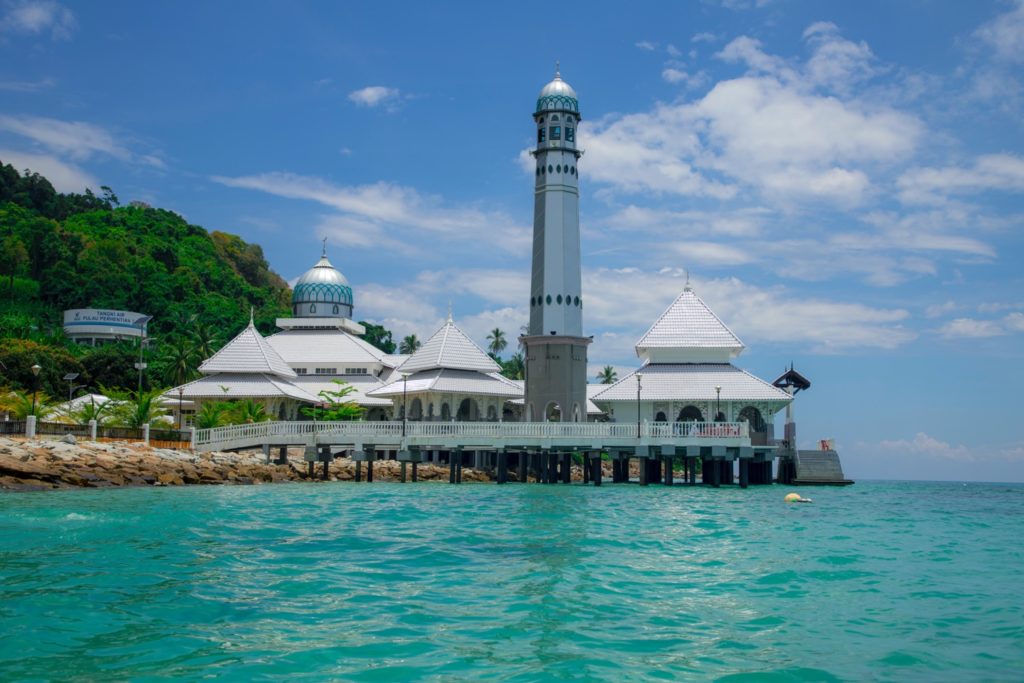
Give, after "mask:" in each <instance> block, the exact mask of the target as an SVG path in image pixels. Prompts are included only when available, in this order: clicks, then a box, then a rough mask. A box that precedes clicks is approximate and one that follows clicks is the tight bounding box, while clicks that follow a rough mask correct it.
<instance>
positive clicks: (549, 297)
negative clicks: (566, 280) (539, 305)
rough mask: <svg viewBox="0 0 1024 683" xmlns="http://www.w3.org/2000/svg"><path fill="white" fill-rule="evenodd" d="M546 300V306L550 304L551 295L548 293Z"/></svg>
mask: <svg viewBox="0 0 1024 683" xmlns="http://www.w3.org/2000/svg"><path fill="white" fill-rule="evenodd" d="M547 301H548V306H550V305H551V295H550V294H548V299H547Z"/></svg>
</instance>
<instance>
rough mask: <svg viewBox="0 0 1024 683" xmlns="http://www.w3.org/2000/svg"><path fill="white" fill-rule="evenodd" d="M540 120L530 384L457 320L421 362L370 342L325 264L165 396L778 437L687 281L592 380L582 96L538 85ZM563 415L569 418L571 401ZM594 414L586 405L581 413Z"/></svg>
mask: <svg viewBox="0 0 1024 683" xmlns="http://www.w3.org/2000/svg"><path fill="white" fill-rule="evenodd" d="M533 118H534V121H535V124H536V126H537V148H536V149H535V150H534V152H533V155H534V157H535V158H536V160H537V169H536V171H537V172H536V182H535V188H534V196H535V225H534V249H533V251H534V262H533V274H532V279H531V297H530V325H529V333H528V334H527V335H525V336H524V337H523V338H522V339H521V340H520V341H521V343H522V344H523V345H524V347H525V348H526V364H527V380H526V382H519V381H514V380H510V379H507V378H505V377H503V376H502V375H501V374H500V368H499V366H498V364H497V363H495V361H494V360H493V359H492V358H491V357H489V356H488V355H487V353H485V352H484V351H483V349H481V348H480V347H479V346H478V345H477V344H476V343H474V342H473V341H472V340H471V339H470V338H469V337H468V336H467V335H466V334H465V333H464V332H463V331H462V330H461V329H460V328H459V327H458V326H457V325H456V324H455V322H454V321H453V319H452V316H451V314H450V313H449V316H448V319H447V320H446V321H445V322H444V324H443V325H442V326H441V327H440V328H439V329H438V330H437V331H436V332H435V333H434V334H433V335H432V336H431V337H430V338H429V339H428V340H427V341H426V342H425V343H424V344H423V345H422V347H421V348H420V349H419V350H417V351H416V352H415V353H413V354H412V355H411V356H399V355H390V354H386V353H384V352H382V351H381V350H380V349H378V348H376V347H375V346H373V345H371V344H369V343H368V342H366V341H365V340H363V339H362V338H361V336H360V335H362V334H363V333H364V332H365V330H364V328H363V326H362V325H359V324H358V323H356V322H353V311H354V297H353V292H352V287H351V286H350V285H349V282H348V280H347V279H346V278H345V276H344V275H342V274H341V272H339V271H338V270H337V269H336V268H335V267H334V266H333V265H332V264H331V262H330V261H329V260H328V258H327V252H326V242H325V245H324V251H323V253H322V255H321V258H320V260H319V261H318V262H317V263H316V265H314V266H313V267H312V268H311V269H310V270H308V271H307V272H306V273H305V274H303V275H302V277H300V278H299V279H298V281H297V282H296V284H295V287H294V290H293V296H292V317H290V318H279V319H278V320H277V326H278V327H279V328H280V330H281V331H280V332H278V333H276V334H273V335H271V336H269V337H266V338H264V337H262V336H261V335H260V334H259V332H258V331H257V330H256V328H255V327H254V325H253V324H252V321H251V320H250V323H249V325H248V327H246V328H245V329H244V330H243V331H242V332H241V333H240V334H239V335H238V336H237V337H235V338H234V339H232V340H231V341H230V342H229V343H228V344H227V345H225V346H224V348H222V349H221V350H220V351H218V352H217V353H216V354H214V355H213V356H212V357H211V358H209V359H207V360H206V361H205V362H204V363H203V364H202V365H201V366H200V371H201V373H202V375H203V376H202V377H201V378H199V379H197V380H195V381H193V382H189V383H187V384H185V385H183V386H181V387H178V388H175V389H172V390H171V391H170V392H168V394H167V396H168V398H172V399H173V398H179V399H187V400H190V401H193V402H194V403H195V404H196V407H197V409H198V408H199V407H200V406H201V404H202V402H204V401H224V400H233V399H243V398H250V399H254V400H259V401H261V402H262V403H264V405H265V407H266V409H267V412H268V413H269V414H270V415H271V416H272V417H273V418H274V419H277V420H297V419H305V416H304V415H302V414H301V412H300V408H301V407H302V406H303V405H312V404H316V403H322V402H323V398H322V397H321V395H320V394H321V392H324V391H336V390H337V389H338V385H337V384H336V382H337V381H338V380H341V381H343V382H344V383H346V384H347V385H349V386H351V387H352V388H353V389H354V391H353V392H352V393H351V395H350V396H349V399H350V400H353V401H354V402H356V403H357V404H358V405H360V406H361V407H363V408H364V419H365V420H368V421H376V420H396V419H397V420H403V419H404V420H408V421H413V422H419V421H423V422H429V421H444V422H449V421H458V422H475V421H492V422H494V421H518V420H522V419H526V420H529V421H546V420H561V421H585V420H588V419H589V420H594V419H608V420H611V421H613V422H637V423H639V422H640V421H646V422H649V423H685V422H712V421H724V422H736V421H745V422H747V423H748V424H749V428H750V432H751V440H752V442H753V443H754V444H755V445H764V444H769V443H771V441H770V440H771V438H772V435H771V431H772V430H771V423H772V421H773V417H774V416H775V414H776V413H778V412H779V411H780V410H782V409H783V408H785V407H786V406H787V405H788V404H789V403H790V402H791V401H792V400H793V399H792V396H791V395H789V394H787V393H786V392H785V391H783V390H781V389H779V388H777V387H775V386H773V385H772V384H770V383H768V382H765V381H763V380H761V379H758V378H757V377H754V376H753V375H751V374H750V373H748V372H746V371H744V370H741V369H739V368H737V367H736V366H734V365H733V364H732V361H733V360H734V359H735V358H736V357H737V356H739V355H740V353H742V351H743V349H744V345H743V343H742V342H741V341H740V340H739V339H738V338H737V337H736V335H735V334H733V332H732V331H731V330H730V329H729V328H728V327H727V326H726V325H725V324H724V323H723V322H722V321H721V320H720V319H719V318H718V316H716V315H715V314H714V312H712V311H711V309H710V308H709V307H708V306H707V305H706V304H705V303H704V301H702V300H701V299H700V297H698V296H697V295H696V294H695V293H694V292H693V289H692V288H691V287H690V285H689V283H687V285H686V288H685V289H684V291H683V292H682V294H680V296H679V297H678V298H677V299H676V300H675V301H674V302H673V303H672V304H671V305H670V306H669V307H668V309H667V310H666V311H665V312H664V313H663V314H662V316H661V317H660V318H659V319H658V320H657V321H656V322H655V323H654V324H653V325H652V326H651V328H650V329H649V330H648V331H647V332H646V334H644V335H643V336H642V337H641V339H640V340H639V341H638V342H637V344H636V353H637V355H638V356H639V358H640V359H641V361H642V364H641V367H640V368H639V369H638V370H636V371H635V372H632V373H629V374H628V375H626V376H625V377H623V378H622V379H620V380H618V381H617V382H615V383H613V384H611V385H587V383H586V377H585V373H586V354H587V346H588V345H589V343H590V341H591V340H590V338H589V337H585V336H584V333H583V322H582V308H583V292H582V291H581V284H580V283H581V277H580V258H579V256H580V254H579V252H580V249H579V216H578V201H579V190H578V184H579V174H578V172H577V162H578V161H579V160H580V157H581V154H582V153H581V152H580V151H579V150H577V149H576V138H575V135H574V129H575V127H576V125H577V124H578V122H579V120H580V113H579V105H578V101H577V98H576V92H575V91H574V90H573V89H572V87H571V86H569V85H568V84H567V83H566V82H565V81H563V80H562V78H561V76H560V75H559V74H557V73H556V75H555V78H554V79H553V80H552V81H551V82H549V83H548V84H547V85H545V86H544V88H543V89H542V90H541V93H540V96H539V98H538V101H537V109H536V112H535V113H534V115H533ZM563 406H564V407H565V409H564V410H563V409H562V407H563ZM584 406H586V407H585V409H584V408H583V407H584Z"/></svg>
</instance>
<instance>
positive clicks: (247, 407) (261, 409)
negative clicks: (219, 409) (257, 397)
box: [230, 398, 270, 424]
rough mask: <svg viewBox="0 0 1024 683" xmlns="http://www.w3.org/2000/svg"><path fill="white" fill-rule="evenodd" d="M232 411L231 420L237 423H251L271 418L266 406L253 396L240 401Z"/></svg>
mask: <svg viewBox="0 0 1024 683" xmlns="http://www.w3.org/2000/svg"><path fill="white" fill-rule="evenodd" d="M230 412H231V414H230V418H231V421H232V422H234V423H235V424H251V423H253V422H268V421H269V420H270V416H269V415H267V409H266V407H265V406H264V405H263V404H262V403H257V402H256V401H254V400H252V399H251V398H247V399H245V400H244V401H239V402H238V403H236V404H235V406H234V408H233V409H232V410H231V411H230Z"/></svg>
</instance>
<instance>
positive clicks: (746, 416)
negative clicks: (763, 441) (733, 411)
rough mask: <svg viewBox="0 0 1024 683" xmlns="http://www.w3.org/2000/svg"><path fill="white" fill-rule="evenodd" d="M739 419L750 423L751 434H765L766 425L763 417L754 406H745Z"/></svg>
mask: <svg viewBox="0 0 1024 683" xmlns="http://www.w3.org/2000/svg"><path fill="white" fill-rule="evenodd" d="M739 419H741V420H746V421H747V422H749V423H750V431H752V432H766V431H768V425H767V424H765V421H764V417H763V416H762V415H761V411H760V410H758V409H757V408H755V407H754V406H747V407H746V408H744V409H743V410H741V411H740V415H739Z"/></svg>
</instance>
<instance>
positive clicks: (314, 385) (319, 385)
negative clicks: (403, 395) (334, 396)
mask: <svg viewBox="0 0 1024 683" xmlns="http://www.w3.org/2000/svg"><path fill="white" fill-rule="evenodd" d="M336 379H340V380H342V381H344V382H345V383H346V384H348V385H349V386H351V387H352V388H353V389H355V391H353V392H352V393H351V394H349V395H348V396H347V397H346V398H348V399H350V400H352V401H355V402H356V403H358V404H359V405H361V406H366V407H372V406H390V405H391V401H390V400H389V399H386V398H375V397H373V396H367V395H366V394H367V392H370V391H373V390H374V389H380V388H381V387H383V386H384V383H383V382H381V381H380V380H379V379H378V378H376V377H374V376H373V375H344V376H341V377H331V376H325V375H299V377H298V379H294V380H292V383H293V384H294V385H295V386H297V387H300V388H302V389H304V390H305V391H308V392H309V393H311V394H313V395H314V396H319V395H320V392H321V391H339V387H338V385H337V384H335V383H334V381H333V380H336Z"/></svg>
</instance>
